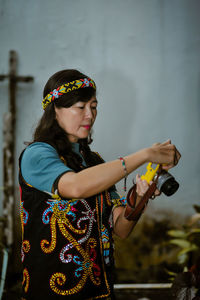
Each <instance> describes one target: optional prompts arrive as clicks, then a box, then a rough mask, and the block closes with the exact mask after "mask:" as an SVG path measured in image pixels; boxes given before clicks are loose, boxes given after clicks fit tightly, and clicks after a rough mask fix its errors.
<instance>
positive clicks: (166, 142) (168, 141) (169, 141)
mask: <svg viewBox="0 0 200 300" xmlns="http://www.w3.org/2000/svg"><path fill="white" fill-rule="evenodd" d="M170 144H171V140H170V139H168V140H166V141H165V142H163V143H162V145H163V146H165V145H170Z"/></svg>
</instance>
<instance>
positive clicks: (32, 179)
mask: <svg viewBox="0 0 200 300" xmlns="http://www.w3.org/2000/svg"><path fill="white" fill-rule="evenodd" d="M69 171H73V170H72V169H70V168H69V167H67V166H66V165H65V164H64V163H63V162H62V161H61V159H60V157H59V155H58V153H57V151H56V150H55V149H54V148H53V147H52V146H50V145H49V144H47V143H42V142H36V143H33V144H31V145H30V146H28V147H27V148H26V149H25V151H24V153H23V155H22V160H21V174H22V176H23V178H24V180H25V181H26V182H27V183H28V184H30V185H31V186H33V187H34V188H36V189H38V190H40V191H44V192H49V193H51V192H52V186H53V184H54V182H55V180H56V179H57V178H58V177H59V176H60V175H61V174H64V173H66V172H69Z"/></svg>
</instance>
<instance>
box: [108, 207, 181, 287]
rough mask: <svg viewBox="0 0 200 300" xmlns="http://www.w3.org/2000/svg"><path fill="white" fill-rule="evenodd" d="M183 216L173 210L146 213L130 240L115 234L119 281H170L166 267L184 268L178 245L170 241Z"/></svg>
mask: <svg viewBox="0 0 200 300" xmlns="http://www.w3.org/2000/svg"><path fill="white" fill-rule="evenodd" d="M181 222H183V217H182V216H179V215H177V214H174V213H173V212H172V211H164V212H163V211H162V212H156V215H148V214H144V215H143V216H142V218H141V219H140V220H139V222H138V224H137V225H136V227H135V228H134V230H133V232H132V233H131V235H130V236H129V237H128V239H126V240H120V239H119V238H117V237H115V238H114V240H115V262H116V272H115V273H116V278H115V282H116V283H159V282H160V283H162V282H170V281H169V276H168V274H167V273H166V269H172V270H176V271H177V272H179V271H180V268H179V266H178V265H177V264H176V260H177V259H176V258H177V253H178V249H177V248H176V247H173V246H172V245H171V244H170V243H169V240H170V237H169V235H168V234H167V232H168V231H171V230H173V229H174V226H175V224H177V223H179V224H180V223H181Z"/></svg>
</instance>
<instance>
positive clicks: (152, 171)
mask: <svg viewBox="0 0 200 300" xmlns="http://www.w3.org/2000/svg"><path fill="white" fill-rule="evenodd" d="M159 166H160V165H159V164H158V165H157V166H156V167H155V169H153V168H152V163H149V164H148V165H147V172H146V173H145V174H144V175H142V176H141V179H142V180H146V181H147V182H148V184H150V182H151V181H152V180H153V178H154V176H155V175H156V172H157V171H158V169H159Z"/></svg>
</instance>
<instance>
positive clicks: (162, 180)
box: [154, 170, 179, 196]
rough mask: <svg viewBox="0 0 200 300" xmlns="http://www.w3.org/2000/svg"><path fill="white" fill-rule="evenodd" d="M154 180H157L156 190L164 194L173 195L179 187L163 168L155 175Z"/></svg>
mask: <svg viewBox="0 0 200 300" xmlns="http://www.w3.org/2000/svg"><path fill="white" fill-rule="evenodd" d="M156 176H157V177H156ZM154 180H157V183H156V186H157V188H158V190H159V191H160V192H162V193H164V194H165V195H166V196H171V195H173V194H174V193H176V191H177V190H178V188H179V183H178V182H177V181H176V180H175V178H174V177H173V176H172V175H171V174H170V173H169V172H167V171H165V170H162V171H161V172H160V173H159V174H157V175H155V179H154Z"/></svg>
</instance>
